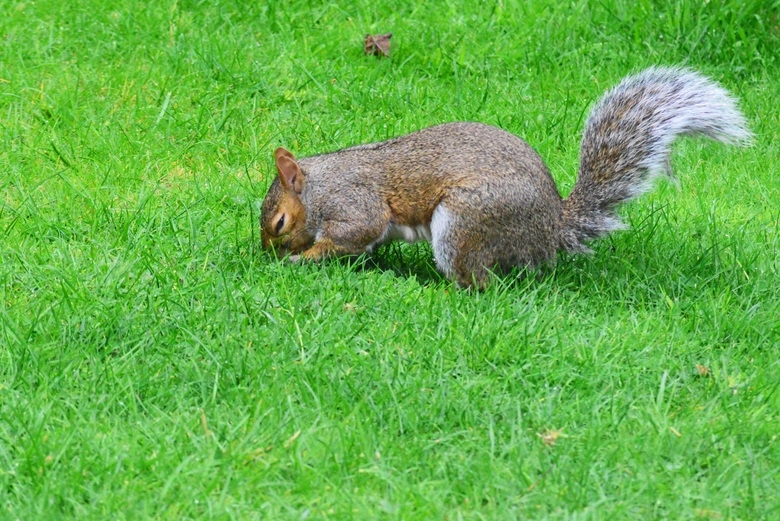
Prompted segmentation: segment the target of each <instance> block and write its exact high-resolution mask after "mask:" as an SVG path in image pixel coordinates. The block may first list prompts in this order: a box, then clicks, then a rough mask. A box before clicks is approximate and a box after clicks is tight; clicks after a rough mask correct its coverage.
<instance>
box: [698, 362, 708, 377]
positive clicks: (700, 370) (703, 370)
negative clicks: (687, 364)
mask: <svg viewBox="0 0 780 521" xmlns="http://www.w3.org/2000/svg"><path fill="white" fill-rule="evenodd" d="M696 371H698V373H699V376H709V375H710V368H709V367H707V366H706V365H701V364H696Z"/></svg>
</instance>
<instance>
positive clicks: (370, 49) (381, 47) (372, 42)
mask: <svg viewBox="0 0 780 521" xmlns="http://www.w3.org/2000/svg"><path fill="white" fill-rule="evenodd" d="M392 37H393V33H387V34H367V35H366V41H365V44H364V47H363V54H373V55H375V56H385V57H387V58H389V57H390V38H392Z"/></svg>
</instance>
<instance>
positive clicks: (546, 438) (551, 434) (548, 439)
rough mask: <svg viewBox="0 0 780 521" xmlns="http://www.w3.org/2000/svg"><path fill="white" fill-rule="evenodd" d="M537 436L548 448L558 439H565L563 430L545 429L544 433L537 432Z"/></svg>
mask: <svg viewBox="0 0 780 521" xmlns="http://www.w3.org/2000/svg"><path fill="white" fill-rule="evenodd" d="M536 435H537V436H539V437H540V438H541V439H542V442H543V443H544V444H545V445H547V446H548V447H552V446H553V445H555V443H556V442H557V441H558V438H565V437H566V435H565V434H564V433H563V429H547V430H545V431H544V432H537V433H536Z"/></svg>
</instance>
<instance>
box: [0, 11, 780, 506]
mask: <svg viewBox="0 0 780 521" xmlns="http://www.w3.org/2000/svg"><path fill="white" fill-rule="evenodd" d="M0 12H2V13H3V15H2V16H0V126H1V128H0V197H2V198H1V199H0V231H1V232H2V235H1V239H0V294H1V297H2V298H1V299H0V519H20V520H28V519H69V518H70V519H144V518H153V519H212V518H213V519H274V520H276V519H356V520H358V519H359V520H363V519H409V520H416V519H449V520H458V519H712V520H726V519H744V520H756V519H775V518H777V517H779V516H780V440H778V435H780V391H779V390H778V386H780V362H779V361H778V360H779V357H778V351H779V349H780V181H779V180H778V177H777V168H778V167H777V165H778V164H780V141H778V135H779V134H780V106H779V105H778V102H777V100H778V99H780V54H778V52H777V50H778V49H780V28H778V25H780V17H779V16H778V13H780V3H778V2H777V1H776V0H769V1H766V0H763V1H755V0H754V1H747V2H741V1H737V0H712V1H709V2H687V1H677V2H667V3H663V2H653V1H649V0H639V1H636V2H624V1H622V0H605V1H604V2H587V1H585V0H575V1H573V2H567V3H560V2H555V1H552V0H534V1H531V2H516V1H513V0H506V1H498V2H455V1H452V0H449V1H447V0H445V1H442V2H431V1H420V2H387V3H382V2H372V1H366V0H354V1H351V2H346V1H344V2H315V1H298V0H293V1H287V2H276V1H273V0H271V1H269V2H260V1H255V2H249V1H238V0H234V1H230V0H215V1H213V2H203V1H196V0H167V1H165V2H141V1H138V0H123V1H119V0H101V1H98V0H82V1H78V2H76V1H72V2H68V1H62V0H38V1H35V2H17V1H10V0H0ZM383 32H393V38H392V46H393V47H392V55H391V58H389V59H382V58H378V57H374V56H364V55H363V38H364V36H365V35H366V34H367V33H372V34H374V33H383ZM675 64H682V65H685V66H688V67H691V68H693V69H696V70H699V71H701V72H702V73H704V74H706V75H708V76H710V77H711V78H713V79H715V80H716V81H718V82H720V83H721V84H722V85H724V86H725V87H726V88H727V89H729V90H730V91H731V92H732V93H734V95H735V96H736V97H738V98H739V99H740V104H741V107H742V109H743V111H744V112H745V115H746V117H747V119H748V120H749V122H750V126H751V129H752V130H753V132H754V133H755V134H756V139H755V143H754V144H753V145H752V146H751V147H748V148H744V149H739V148H733V147H726V146H723V145H720V144H716V143H711V142H707V141H703V140H692V139H687V140H682V141H680V142H679V143H678V145H677V146H676V147H675V150H676V153H675V156H674V159H673V165H674V168H675V171H676V173H677V176H678V178H679V183H678V185H677V186H675V185H674V184H671V183H660V184H659V186H658V189H657V190H656V191H654V192H653V193H652V194H650V195H648V196H645V197H643V198H642V199H640V200H639V201H637V202H635V203H632V204H630V205H628V206H626V207H624V208H623V211H622V215H623V216H624V218H625V220H626V222H627V223H629V224H630V225H631V228H630V229H629V230H627V231H623V232H620V233H618V234H615V235H613V236H611V237H610V238H608V239H606V240H603V241H600V242H598V243H594V244H593V248H594V253H593V254H592V255H588V256H578V257H575V256H564V255H562V256H561V257H560V259H559V262H558V264H557V266H556V267H555V268H554V269H550V270H546V271H543V272H541V273H540V274H539V276H535V277H518V276H511V275H510V276H507V277H505V278H502V279H501V280H499V281H497V283H495V284H494V285H493V286H491V287H490V288H489V289H488V290H486V291H484V292H469V291H464V290H461V289H458V288H457V287H456V286H455V285H453V284H452V283H451V282H450V281H448V280H446V279H444V278H443V277H441V276H440V275H439V274H438V273H437V272H436V270H435V268H434V265H433V259H432V254H431V251H430V248H429V247H428V246H427V245H424V244H422V245H397V244H394V245H389V246H386V247H383V248H382V249H380V251H379V252H377V253H376V254H374V255H372V256H368V257H362V258H358V259H351V260H343V261H331V262H326V263H323V264H304V265H298V264H291V263H288V262H283V261H278V260H276V259H273V258H271V257H270V256H269V255H267V254H266V253H265V252H263V251H262V250H261V249H260V233H259V209H260V205H261V202H262V199H263V196H264V194H265V191H266V189H267V187H268V184H269V183H270V181H271V180H272V179H273V176H274V175H275V171H274V169H273V163H272V153H273V150H274V149H275V148H276V147H277V146H285V147H287V148H288V149H290V150H291V151H292V152H293V153H295V154H296V155H299V156H305V155H308V154H313V153H318V152H324V151H330V150H335V149H338V148H340V147H345V146H348V145H352V144H357V143H363V142H369V141H376V140H381V139H385V138H389V137H392V136H396V135H400V134H403V133H406V132H410V131H413V130H416V129H419V128H423V127H425V126H428V125H431V124H435V123H442V122H447V121H458V120H470V121H481V122H485V123H490V124H494V125H497V126H500V127H502V128H504V129H507V130H509V131H511V132H513V133H515V134H517V135H520V136H522V137H523V138H524V139H526V140H527V141H528V142H529V143H531V144H532V145H533V146H534V147H535V148H536V149H537V150H538V151H539V153H540V154H541V155H542V157H544V158H545V160H546V161H547V163H548V165H549V167H550V170H551V172H552V173H553V176H554V177H555V178H556V181H557V182H558V186H559V188H560V190H561V192H562V193H563V194H567V193H568V191H569V190H570V189H571V187H572V185H573V183H574V179H575V175H576V170H577V164H578V153H579V140H580V136H581V133H582V127H583V124H584V119H585V117H586V115H587V113H588V110H589V108H590V107H591V106H592V105H593V103H594V102H595V101H596V100H597V99H598V97H599V96H600V95H601V94H602V93H603V92H604V91H605V90H606V89H608V88H609V87H610V86H612V85H614V84H616V83H617V82H618V81H620V79H621V78H622V77H624V76H625V75H627V74H630V73H632V72H637V71H639V70H641V69H642V68H644V67H647V66H651V65H675Z"/></svg>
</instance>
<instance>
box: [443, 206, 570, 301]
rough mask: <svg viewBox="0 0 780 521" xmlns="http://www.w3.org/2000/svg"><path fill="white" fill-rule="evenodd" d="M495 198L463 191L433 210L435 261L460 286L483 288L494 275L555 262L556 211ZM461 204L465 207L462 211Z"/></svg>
mask: <svg viewBox="0 0 780 521" xmlns="http://www.w3.org/2000/svg"><path fill="white" fill-rule="evenodd" d="M464 201H468V202H467V203H466V204H463V203H464ZM493 202H495V203H497V204H491V203H490V202H488V201H486V200H484V199H483V200H482V201H480V197H479V195H476V197H475V194H473V193H463V194H458V196H457V197H451V198H449V199H447V200H446V201H445V202H442V203H440V204H439V205H438V206H437V207H436V209H435V210H434V212H433V216H432V218H431V246H432V247H433V256H434V259H435V261H436V265H437V266H438V268H439V270H440V271H441V272H442V273H444V274H445V275H446V276H447V277H449V278H450V279H454V280H455V281H456V282H457V283H458V285H460V286H463V287H472V286H476V287H477V288H480V289H482V288H485V287H487V286H488V285H489V284H490V280H491V278H492V277H493V274H504V273H506V272H508V271H510V270H511V269H512V268H514V267H519V268H530V269H535V268H537V267H539V266H540V265H543V264H554V263H555V259H556V256H557V249H558V248H557V245H558V243H557V242H556V241H557V234H556V233H555V227H556V222H557V221H556V216H555V215H554V212H553V211H550V213H546V212H545V210H543V209H542V210H540V209H539V208H537V207H535V206H536V205H534V204H533V203H531V204H528V205H527V206H526V205H520V206H518V205H515V204H506V202H505V201H504V202H501V201H495V200H494V201H493ZM480 203H482V204H481V205H480V206H475V204H477V205H479V204H480ZM526 203H528V201H526ZM458 208H463V209H464V210H465V211H464V212H463V214H461V213H459V212H458V211H457V209H458ZM475 210H476V211H475Z"/></svg>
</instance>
